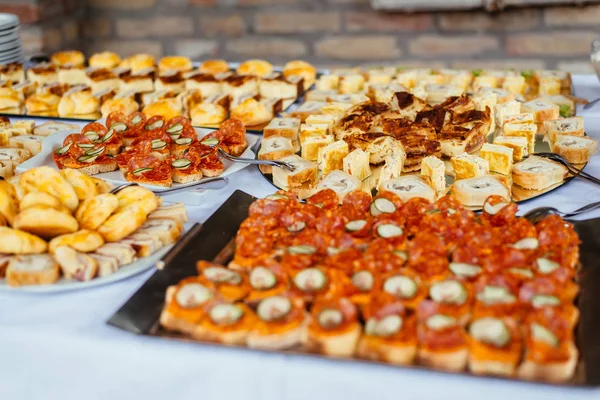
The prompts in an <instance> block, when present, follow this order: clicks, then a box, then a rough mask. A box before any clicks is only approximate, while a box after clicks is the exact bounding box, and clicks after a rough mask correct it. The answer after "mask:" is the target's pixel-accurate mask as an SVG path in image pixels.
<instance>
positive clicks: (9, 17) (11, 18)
mask: <svg viewBox="0 0 600 400" xmlns="http://www.w3.org/2000/svg"><path fill="white" fill-rule="evenodd" d="M18 25H19V17H17V16H16V15H15V14H9V13H0V30H4V29H9V28H14V27H15V26H18Z"/></svg>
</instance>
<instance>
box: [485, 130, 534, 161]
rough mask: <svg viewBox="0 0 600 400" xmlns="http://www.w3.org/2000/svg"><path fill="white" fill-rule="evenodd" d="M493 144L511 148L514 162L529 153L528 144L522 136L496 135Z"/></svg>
mask: <svg viewBox="0 0 600 400" xmlns="http://www.w3.org/2000/svg"><path fill="white" fill-rule="evenodd" d="M494 144H496V145H500V146H504V147H509V148H511V149H512V151H513V153H512V154H513V161H514V162H519V161H521V160H522V159H523V157H525V156H526V155H528V154H529V151H528V149H529V144H528V142H527V138H526V137H524V136H496V138H495V139H494Z"/></svg>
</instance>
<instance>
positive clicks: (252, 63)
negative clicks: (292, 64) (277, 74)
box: [236, 60, 273, 77]
mask: <svg viewBox="0 0 600 400" xmlns="http://www.w3.org/2000/svg"><path fill="white" fill-rule="evenodd" d="M236 72H237V73H238V74H239V75H254V76H258V77H264V76H267V75H270V74H271V73H273V66H272V65H271V63H269V62H268V61H265V60H246V61H244V62H243V63H241V64H240V65H239V67H237V69H236Z"/></svg>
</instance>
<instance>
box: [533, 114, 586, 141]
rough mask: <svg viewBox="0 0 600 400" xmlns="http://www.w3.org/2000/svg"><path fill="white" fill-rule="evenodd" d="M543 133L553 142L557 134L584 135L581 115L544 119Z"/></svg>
mask: <svg viewBox="0 0 600 400" xmlns="http://www.w3.org/2000/svg"><path fill="white" fill-rule="evenodd" d="M542 130H543V133H544V135H546V138H547V139H548V140H549V141H550V143H553V142H554V140H555V139H556V136H557V135H569V136H584V135H585V129H584V125H583V117H571V118H562V119H556V120H551V121H544V125H543V128H542Z"/></svg>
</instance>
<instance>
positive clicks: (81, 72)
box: [0, 51, 316, 129]
mask: <svg viewBox="0 0 600 400" xmlns="http://www.w3.org/2000/svg"><path fill="white" fill-rule="evenodd" d="M85 61H86V60H85V57H84V55H83V54H82V53H80V52H78V51H62V52H59V53H55V54H53V55H52V56H51V57H50V63H47V64H39V65H35V66H33V67H31V68H29V69H27V70H26V71H25V70H24V67H23V65H22V64H10V65H6V66H2V68H0V71H1V70H4V71H10V74H9V73H8V72H6V73H4V74H1V73H0V74H1V76H2V79H3V81H2V84H1V86H0V112H1V113H7V114H26V115H29V116H54V117H56V116H59V117H63V118H80V119H91V120H96V119H98V118H100V116H104V117H106V116H107V115H108V114H110V113H112V112H115V111H117V112H122V113H125V114H131V113H134V112H138V111H142V112H144V113H145V114H147V115H148V117H151V116H155V115H157V116H162V117H164V118H165V119H170V118H172V117H174V116H177V115H184V116H185V117H187V118H189V119H190V120H191V121H192V123H193V124H194V125H195V126H208V127H218V126H219V125H220V124H221V123H222V122H223V121H225V120H227V119H228V118H237V119H239V120H241V121H242V122H243V123H244V125H245V126H247V127H252V128H254V129H259V128H262V126H263V125H264V124H266V123H267V122H269V121H270V120H271V119H272V118H273V117H274V116H276V115H277V114H279V113H280V112H281V111H283V110H285V109H286V108H287V107H289V106H290V105H291V104H292V103H293V102H294V101H296V99H297V98H298V97H300V96H301V95H302V94H303V93H304V92H305V90H307V89H308V88H309V87H311V86H312V85H313V83H314V82H315V79H316V70H315V68H314V67H313V66H312V65H310V64H309V63H307V62H304V61H300V60H296V61H290V62H289V63H287V64H286V65H285V66H284V68H283V69H282V70H281V71H275V70H274V68H273V66H272V65H271V64H270V63H269V62H267V61H264V60H257V59H253V60H247V61H245V62H243V63H241V64H240V65H239V66H238V67H237V68H236V69H233V68H232V67H230V66H229V64H228V63H227V62H225V61H224V60H207V61H205V62H203V63H202V64H200V65H199V66H198V67H194V65H192V62H191V61H190V59H189V58H187V57H180V56H167V57H163V58H161V59H159V60H156V59H155V58H154V57H153V56H151V55H149V54H136V55H133V56H131V57H127V58H124V59H121V57H119V56H118V55H117V54H115V53H112V52H103V53H97V54H94V55H92V56H91V57H90V58H89V60H88V66H87V67H86V62H85Z"/></svg>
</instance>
